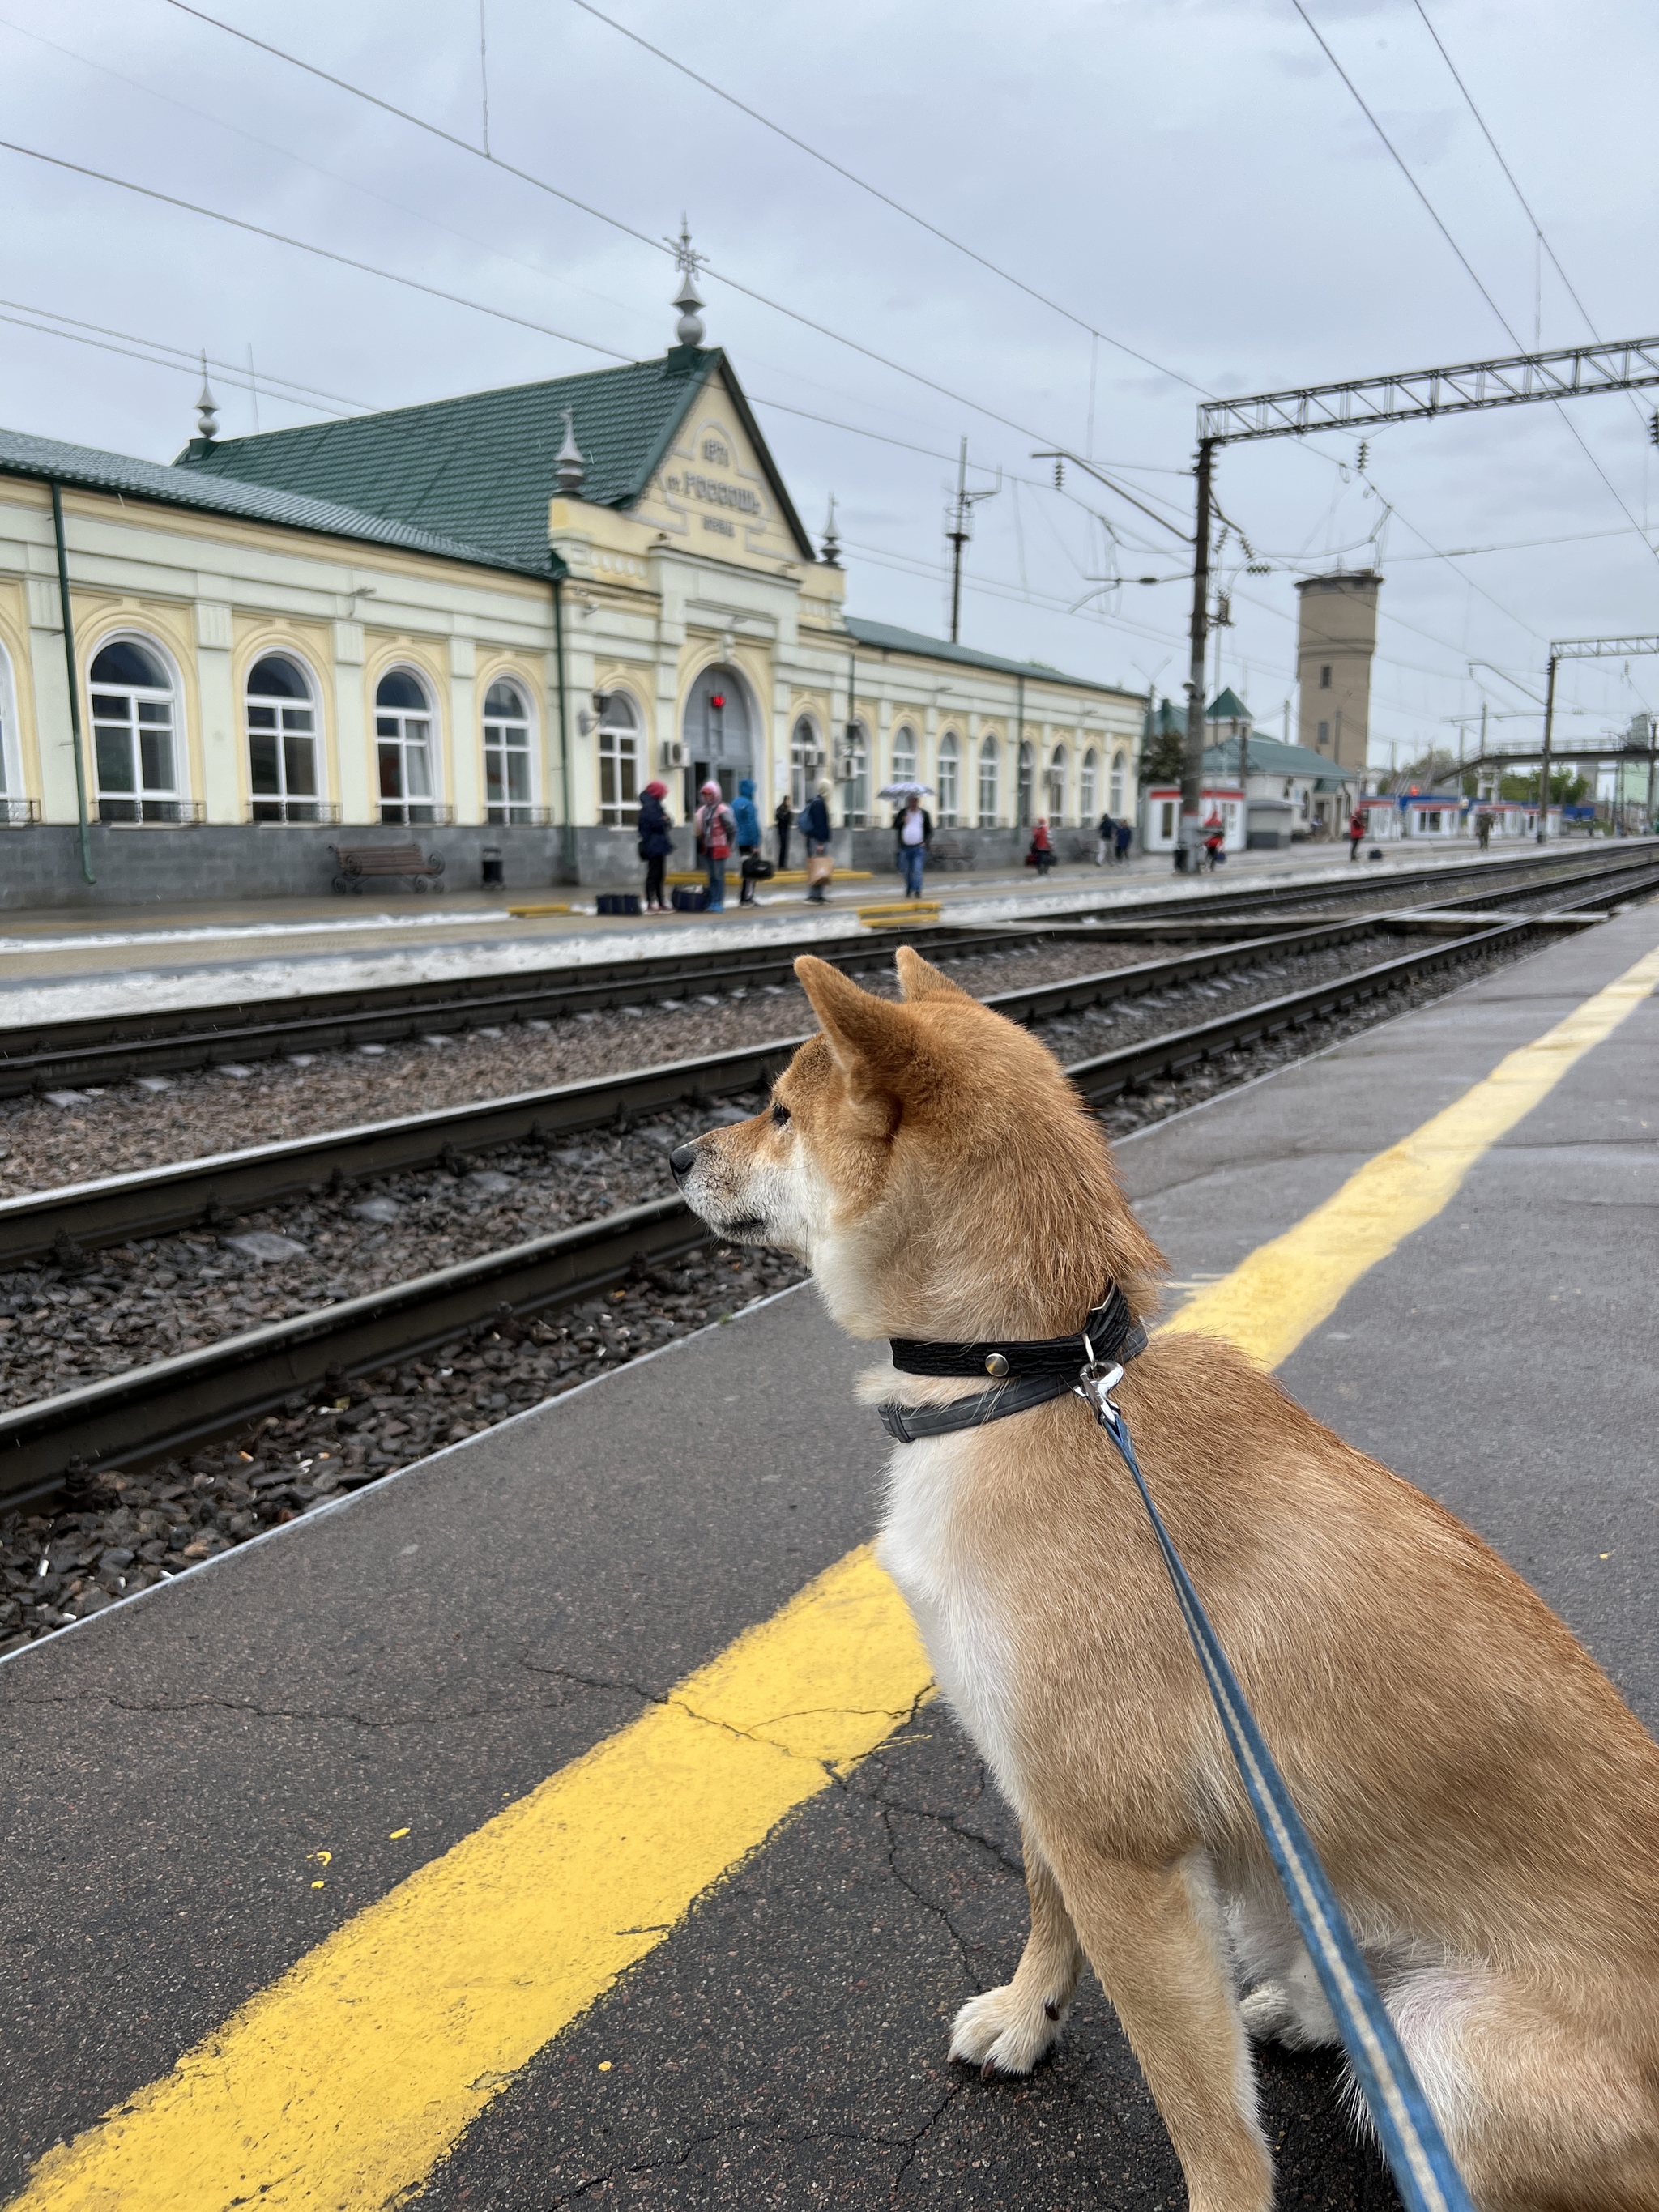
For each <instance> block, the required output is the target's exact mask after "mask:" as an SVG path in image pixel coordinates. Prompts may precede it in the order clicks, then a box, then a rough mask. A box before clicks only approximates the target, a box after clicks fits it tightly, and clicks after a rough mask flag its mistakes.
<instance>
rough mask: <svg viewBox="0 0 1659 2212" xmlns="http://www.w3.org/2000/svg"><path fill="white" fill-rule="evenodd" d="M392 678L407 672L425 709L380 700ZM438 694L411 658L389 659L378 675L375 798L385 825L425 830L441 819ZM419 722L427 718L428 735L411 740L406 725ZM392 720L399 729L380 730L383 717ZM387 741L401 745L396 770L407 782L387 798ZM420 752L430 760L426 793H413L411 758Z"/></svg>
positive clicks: (427, 767)
mask: <svg viewBox="0 0 1659 2212" xmlns="http://www.w3.org/2000/svg"><path fill="white" fill-rule="evenodd" d="M393 676H407V677H408V678H410V681H411V682H412V683H413V684H414V686H415V688H416V690H417V691H418V692H419V693H420V695H421V696H422V699H423V700H424V701H425V702H426V704H425V706H424V708H421V709H418V710H417V709H416V708H413V707H383V706H382V705H381V704H380V686H381V685H382V684H385V683H386V680H387V679H388V678H390V677H393ZM436 692H437V686H436V685H435V684H434V683H433V681H432V679H431V678H430V677H428V674H427V672H426V671H425V670H424V669H423V668H421V667H418V666H417V665H416V664H415V663H414V662H413V661H410V660H393V661H389V662H388V663H387V665H386V666H385V667H384V668H383V669H381V671H380V673H379V675H378V676H376V678H374V702H373V705H372V707H371V708H370V712H371V713H372V714H373V715H374V769H375V775H374V783H375V797H376V805H377V806H378V810H379V812H380V822H381V823H382V825H383V826H385V827H392V828H400V829H426V828H429V827H430V826H431V825H432V824H433V823H438V822H441V821H442V819H443V815H444V809H443V803H442V785H441V763H442V757H443V756H442V751H441V724H440V722H439V720H438V702H437V697H436ZM394 720H395V721H396V723H397V724H398V729H397V731H396V732H395V733H388V732H385V731H383V730H382V729H381V727H380V724H381V722H382V721H394ZM410 720H424V722H425V724H426V734H425V736H424V738H420V739H418V740H411V739H410V736H409V733H408V731H407V729H406V727H405V725H406V724H407V723H408V722H409V721H410ZM388 744H396V746H397V747H398V763H399V769H398V773H399V776H400V778H401V780H402V782H403V786H404V787H403V789H402V791H401V792H400V793H398V795H397V796H396V797H388V795H387V793H386V788H385V783H384V778H383V769H384V762H383V760H382V757H381V749H382V747H383V746H386V745H388ZM416 750H419V751H420V752H422V753H423V754H424V756H425V758H426V779H427V786H428V787H427V789H426V790H425V791H424V792H413V793H412V792H410V789H409V787H408V764H409V757H410V753H411V752H413V751H416Z"/></svg>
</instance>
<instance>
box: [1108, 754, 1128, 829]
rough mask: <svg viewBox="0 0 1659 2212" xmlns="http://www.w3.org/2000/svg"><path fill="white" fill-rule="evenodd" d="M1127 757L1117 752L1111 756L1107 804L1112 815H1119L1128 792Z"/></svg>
mask: <svg viewBox="0 0 1659 2212" xmlns="http://www.w3.org/2000/svg"><path fill="white" fill-rule="evenodd" d="M1128 785H1129V756H1128V755H1127V753H1126V752H1123V751H1121V750H1119V751H1117V752H1115V753H1114V754H1113V755H1112V795H1111V798H1110V799H1109V801H1108V804H1109V806H1110V807H1111V810H1112V811H1113V813H1114V814H1121V813H1122V811H1123V802H1124V799H1125V798H1126V796H1127V792H1128Z"/></svg>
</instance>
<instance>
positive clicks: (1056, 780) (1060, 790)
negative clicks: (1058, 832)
mask: <svg viewBox="0 0 1659 2212" xmlns="http://www.w3.org/2000/svg"><path fill="white" fill-rule="evenodd" d="M1071 765H1072V764H1071V758H1070V756H1069V755H1068V754H1067V752H1066V748H1065V746H1064V745H1056V746H1055V747H1054V751H1053V752H1052V753H1051V754H1050V755H1049V757H1048V769H1047V770H1046V771H1045V775H1046V781H1047V784H1048V827H1049V828H1050V829H1063V828H1064V827H1065V824H1066V782H1067V780H1068V778H1069V777H1070V775H1071Z"/></svg>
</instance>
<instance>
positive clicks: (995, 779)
mask: <svg viewBox="0 0 1659 2212" xmlns="http://www.w3.org/2000/svg"><path fill="white" fill-rule="evenodd" d="M974 768H975V787H976V795H977V798H978V801H979V807H978V813H977V817H976V826H977V827H978V828H980V829H996V828H998V827H999V823H998V820H997V807H998V803H999V800H1000V797H1001V793H1002V748H1001V746H1000V744H998V742H997V740H996V738H994V737H990V736H987V737H983V738H981V739H980V741H979V755H978V757H977V759H976V760H975V763H974ZM987 769H988V770H989V775H988V776H987ZM987 792H988V793H989V794H990V800H991V803H990V805H989V806H988V807H987V805H986V803H985V800H986V794H987Z"/></svg>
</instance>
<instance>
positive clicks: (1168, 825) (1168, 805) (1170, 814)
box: [1158, 799, 1175, 845]
mask: <svg viewBox="0 0 1659 2212" xmlns="http://www.w3.org/2000/svg"><path fill="white" fill-rule="evenodd" d="M1158 836H1160V837H1162V839H1163V840H1164V843H1165V844H1166V845H1167V844H1169V843H1170V842H1172V841H1173V839H1174V837H1175V801H1174V799H1165V800H1164V804H1163V805H1161V806H1160V807H1159V808H1158Z"/></svg>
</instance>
